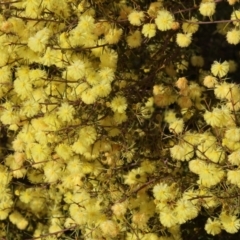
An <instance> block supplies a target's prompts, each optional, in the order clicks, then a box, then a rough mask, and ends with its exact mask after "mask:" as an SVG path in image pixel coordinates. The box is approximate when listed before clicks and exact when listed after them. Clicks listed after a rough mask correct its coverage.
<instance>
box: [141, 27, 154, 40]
mask: <svg viewBox="0 0 240 240" xmlns="http://www.w3.org/2000/svg"><path fill="white" fill-rule="evenodd" d="M142 34H143V35H144V37H148V38H152V37H154V36H155V35H156V25H155V24H154V23H147V24H144V25H143V28H142Z"/></svg>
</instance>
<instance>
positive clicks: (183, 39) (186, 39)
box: [176, 33, 192, 48]
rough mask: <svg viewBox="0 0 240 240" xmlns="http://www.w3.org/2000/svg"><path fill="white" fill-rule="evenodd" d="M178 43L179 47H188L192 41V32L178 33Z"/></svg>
mask: <svg viewBox="0 0 240 240" xmlns="http://www.w3.org/2000/svg"><path fill="white" fill-rule="evenodd" d="M176 42H177V45H178V46H179V47H182V48H184V47H188V46H189V45H190V43H191V42H192V34H191V33H186V34H184V33H178V34H177V38H176Z"/></svg>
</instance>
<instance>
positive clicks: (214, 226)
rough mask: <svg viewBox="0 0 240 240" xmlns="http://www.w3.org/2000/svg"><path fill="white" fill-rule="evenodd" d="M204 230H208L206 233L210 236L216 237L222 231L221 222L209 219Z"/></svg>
mask: <svg viewBox="0 0 240 240" xmlns="http://www.w3.org/2000/svg"><path fill="white" fill-rule="evenodd" d="M204 229H205V230H206V232H207V233H208V234H211V235H213V236H215V235H217V234H219V233H220V232H221V231H222V229H221V222H220V221H219V220H216V219H211V218H208V220H207V222H206V224H205V228H204Z"/></svg>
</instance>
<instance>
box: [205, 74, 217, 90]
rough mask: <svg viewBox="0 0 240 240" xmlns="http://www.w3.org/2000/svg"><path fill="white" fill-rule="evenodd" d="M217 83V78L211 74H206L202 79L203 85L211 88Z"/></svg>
mask: <svg viewBox="0 0 240 240" xmlns="http://www.w3.org/2000/svg"><path fill="white" fill-rule="evenodd" d="M216 84H217V79H216V78H215V77H213V76H211V75H207V76H206V77H205V78H204V80H203V85H204V86H205V87H207V88H213V87H214V86H215V85H216Z"/></svg>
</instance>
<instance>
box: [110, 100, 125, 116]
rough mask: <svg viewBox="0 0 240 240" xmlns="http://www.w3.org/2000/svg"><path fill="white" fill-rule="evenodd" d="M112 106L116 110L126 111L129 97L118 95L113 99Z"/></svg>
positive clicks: (119, 111)
mask: <svg viewBox="0 0 240 240" xmlns="http://www.w3.org/2000/svg"><path fill="white" fill-rule="evenodd" d="M110 107H111V109H112V110H113V111H114V112H118V113H124V112H125V110H126V109H127V99H126V98H125V97H123V96H116V97H114V98H113V100H112V101H111V105H110Z"/></svg>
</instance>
